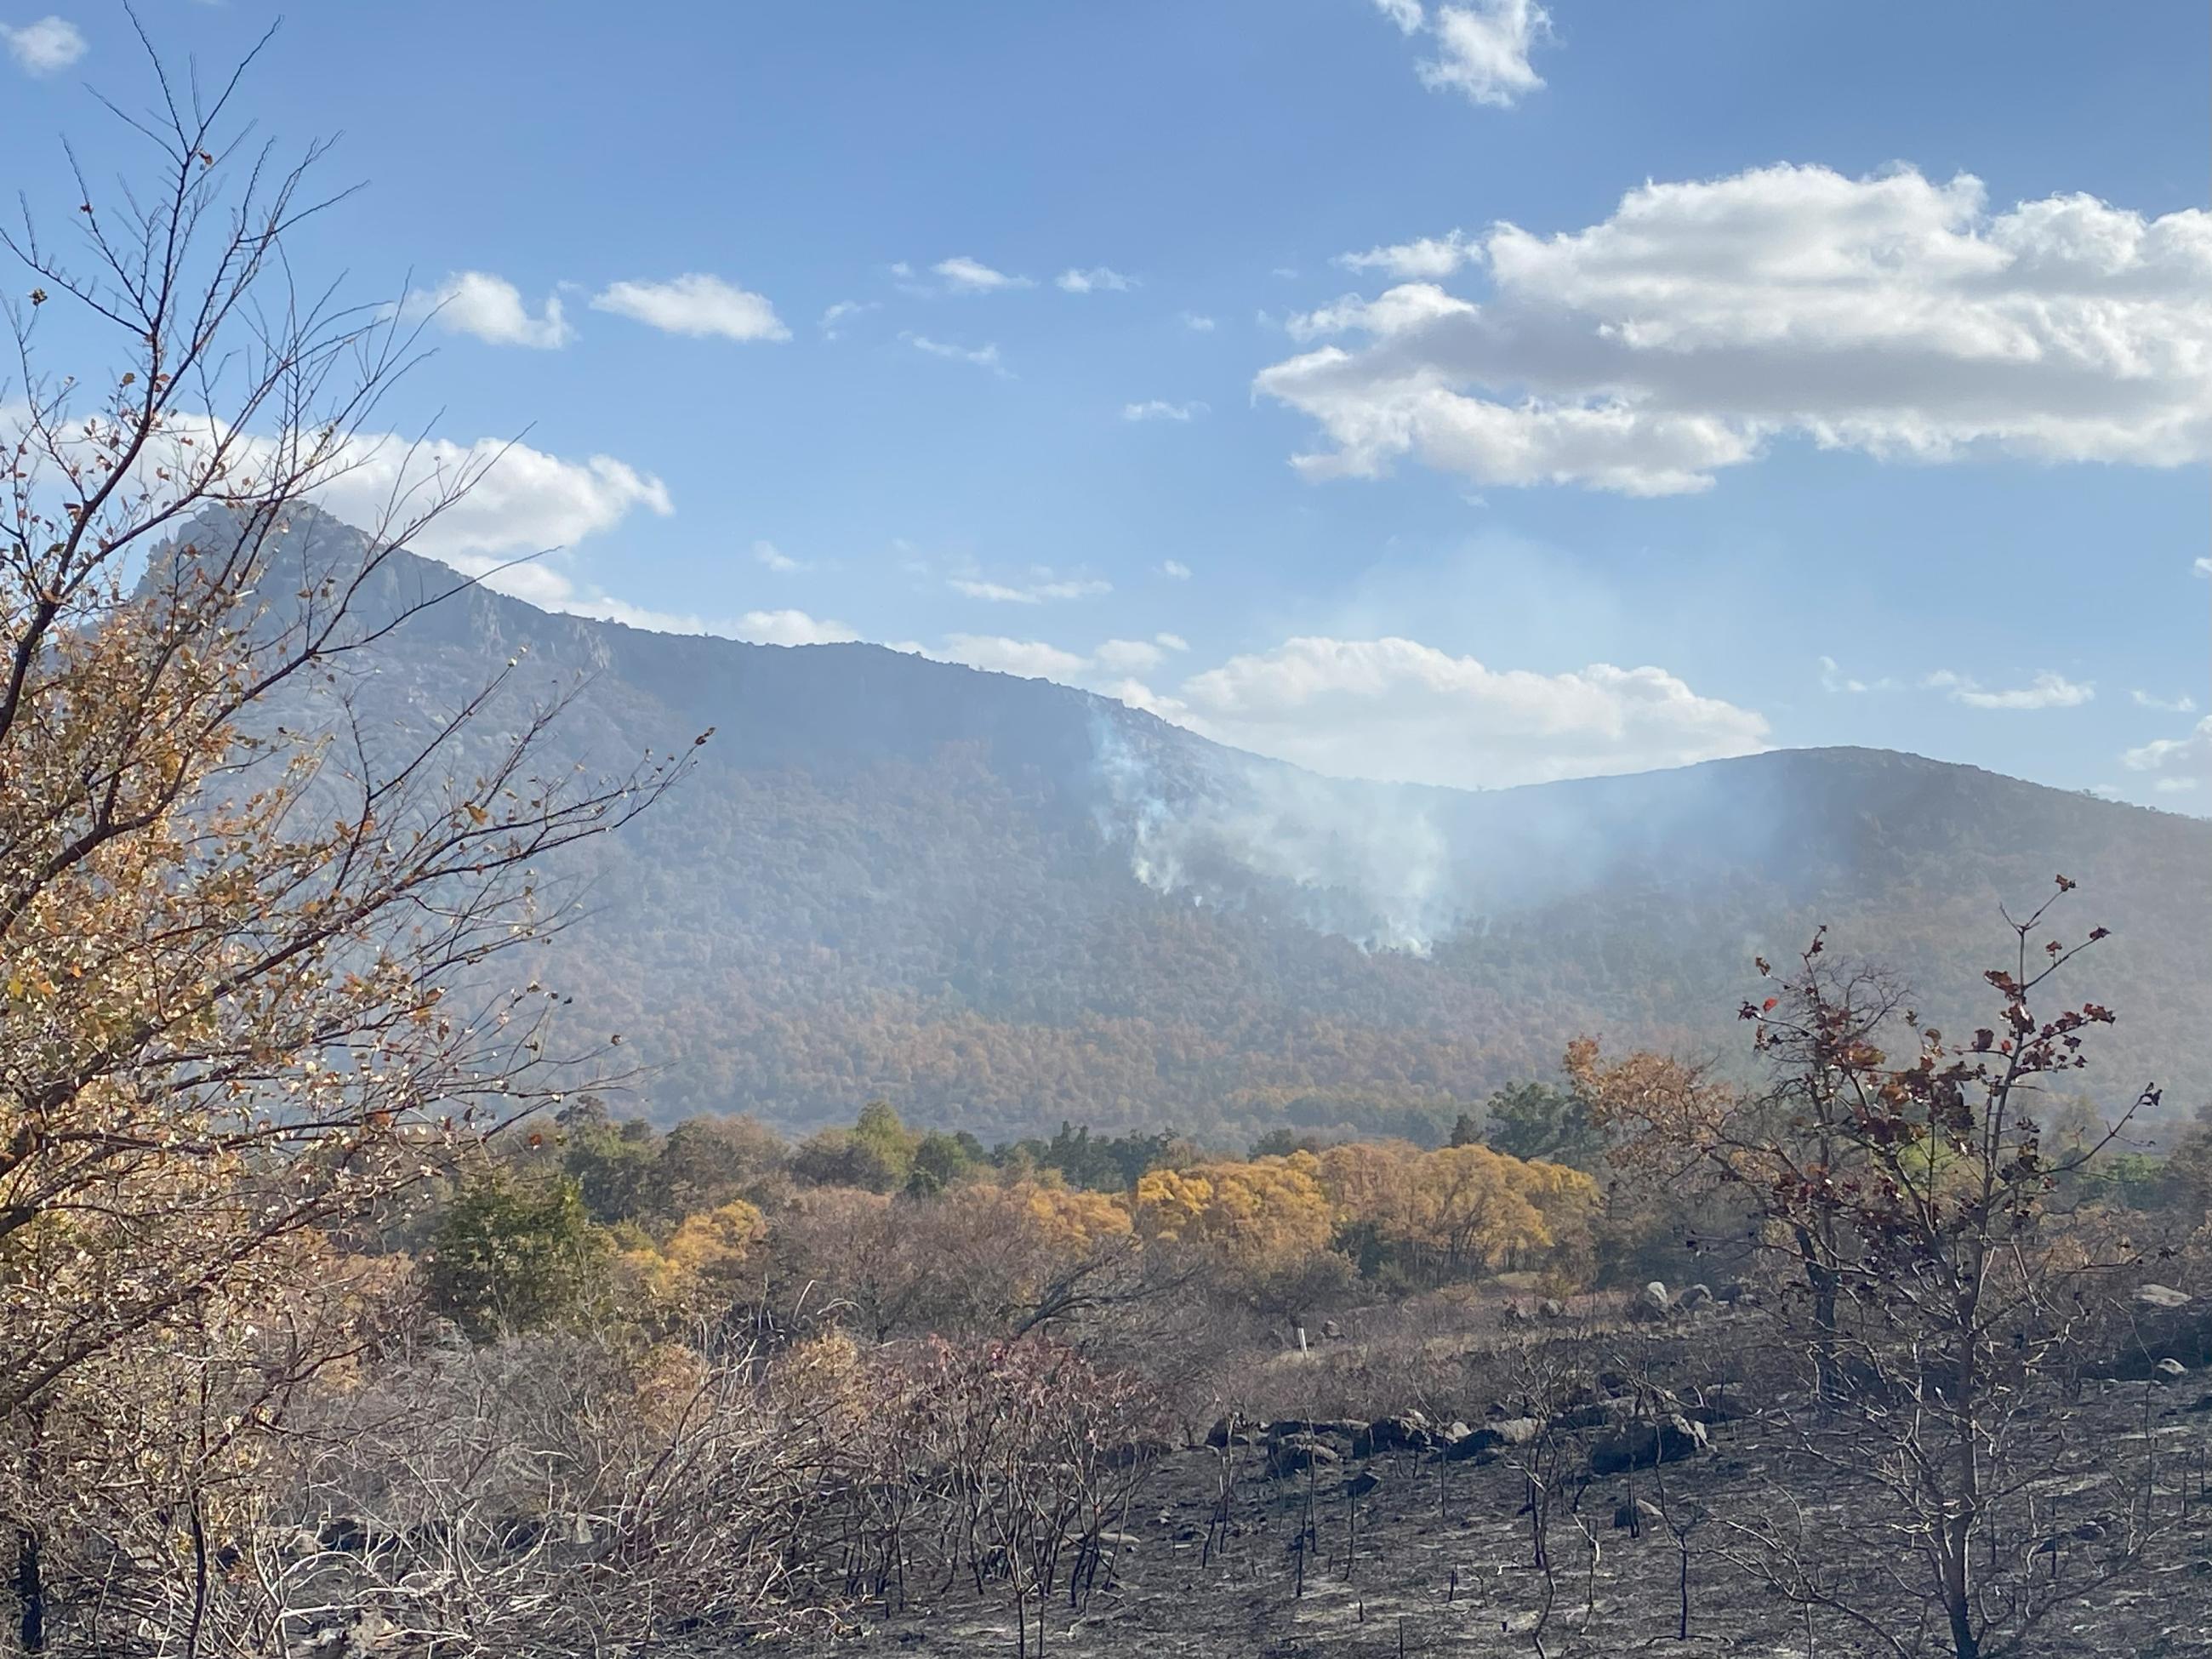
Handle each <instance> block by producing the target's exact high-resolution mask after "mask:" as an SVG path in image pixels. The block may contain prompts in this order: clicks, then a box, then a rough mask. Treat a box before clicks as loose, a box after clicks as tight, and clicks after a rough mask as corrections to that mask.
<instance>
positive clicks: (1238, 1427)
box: [1206, 1413, 1253, 1451]
mask: <svg viewBox="0 0 2212 1659" xmlns="http://www.w3.org/2000/svg"><path fill="white" fill-rule="evenodd" d="M1252 1440H1253V1435H1252V1425H1250V1424H1249V1423H1247V1422H1246V1421H1245V1420H1244V1419H1243V1418H1241V1417H1238V1416H1237V1415H1236V1414H1235V1413H1231V1414H1230V1415H1229V1416H1227V1417H1218V1418H1216V1419H1214V1420H1213V1426H1212V1428H1210V1429H1208V1430H1207V1431H1206V1444H1207V1445H1209V1446H1211V1447H1212V1448H1213V1449H1214V1450H1216V1451H1223V1450H1225V1449H1228V1448H1229V1447H1231V1446H1249V1445H1250V1444H1251V1443H1252Z"/></svg>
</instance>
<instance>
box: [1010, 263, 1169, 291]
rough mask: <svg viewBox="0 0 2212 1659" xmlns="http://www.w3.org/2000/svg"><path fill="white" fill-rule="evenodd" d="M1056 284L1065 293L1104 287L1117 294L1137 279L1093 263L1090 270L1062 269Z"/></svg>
mask: <svg viewBox="0 0 2212 1659" xmlns="http://www.w3.org/2000/svg"><path fill="white" fill-rule="evenodd" d="M995 274H996V273H995V272H994V275H995ZM1136 286H1137V279H1136V278H1135V277H1133V276H1123V275H1122V274H1121V272H1120V271H1118V270H1114V269H1112V268H1111V267H1110V266H1107V265H1093V266H1092V267H1091V269H1090V270H1063V271H1061V272H1060V275H1059V276H1057V277H1055V278H1054V287H1056V288H1058V289H1060V291H1061V292H1062V293H1064V294H1095V293H1097V292H1098V291H1099V290H1100V289H1106V290H1109V291H1110V292H1112V293H1115V294H1125V293H1127V291H1128V290H1129V289H1133V288H1134V287H1136Z"/></svg>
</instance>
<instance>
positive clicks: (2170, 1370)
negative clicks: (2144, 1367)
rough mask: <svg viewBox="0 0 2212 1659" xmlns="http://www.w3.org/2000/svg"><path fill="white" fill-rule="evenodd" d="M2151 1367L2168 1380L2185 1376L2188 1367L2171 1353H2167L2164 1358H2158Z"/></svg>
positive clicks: (2187, 1372) (2187, 1373)
mask: <svg viewBox="0 0 2212 1659" xmlns="http://www.w3.org/2000/svg"><path fill="white" fill-rule="evenodd" d="M2151 1369H2152V1370H2154V1371H2156V1372H2157V1373H2158V1374H2159V1375H2160V1376H2162V1377H2164V1378H2166V1381H2167V1382H2169V1383H2171V1382H2172V1380H2173V1379H2174V1378H2175V1377H2177V1376H2188V1375H2189V1367H2188V1366H2186V1365H2185V1364H2182V1363H2181V1362H2180V1361H2179V1359H2176V1358H2174V1357H2173V1356H2172V1354H2168V1355H2167V1356H2166V1358H2163V1359H2161V1360H2160V1361H2159V1362H2158V1364H2155V1365H2154V1366H2152V1367H2151Z"/></svg>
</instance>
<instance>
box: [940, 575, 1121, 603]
mask: <svg viewBox="0 0 2212 1659" xmlns="http://www.w3.org/2000/svg"><path fill="white" fill-rule="evenodd" d="M1039 574H1040V577H1041V580H1037V581H1034V582H1030V583H1029V584H1027V585H1026V586H1021V587H1009V586H1006V584H1004V583H1002V582H987V581H977V580H972V579H969V578H966V577H958V576H956V577H953V578H952V579H951V580H950V581H949V582H948V583H947V584H946V585H947V586H950V587H951V588H952V589H953V591H954V592H959V593H965V594H966V595H967V596H968V597H969V599H989V600H991V601H992V602H993V603H994V604H998V605H1045V604H1048V603H1049V602H1051V601H1053V600H1054V599H1097V598H1098V597H1099V595H1101V594H1103V593H1111V592H1113V591H1114V584H1113V583H1111V582H1102V581H1097V580H1091V579H1088V578H1084V579H1074V578H1066V577H1062V578H1060V579H1059V580H1054V577H1053V574H1052V573H1051V572H1050V571H1049V570H1047V571H1042V572H1041V573H1039Z"/></svg>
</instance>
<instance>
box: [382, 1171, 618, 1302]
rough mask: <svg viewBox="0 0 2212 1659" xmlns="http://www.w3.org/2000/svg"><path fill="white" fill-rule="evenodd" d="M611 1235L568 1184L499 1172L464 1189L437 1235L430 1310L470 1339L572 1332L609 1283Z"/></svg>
mask: <svg viewBox="0 0 2212 1659" xmlns="http://www.w3.org/2000/svg"><path fill="white" fill-rule="evenodd" d="M608 1255H609V1246H608V1240H607V1236H606V1234H605V1232H603V1231H601V1230H600V1229H599V1228H598V1227H596V1226H594V1225H592V1218H591V1216H590V1214H589V1213H588V1212H586V1209H585V1206H584V1195H583V1190H582V1188H581V1187H580V1185H579V1184H578V1182H576V1180H575V1178H574V1176H557V1175H556V1176H542V1177H537V1178H529V1177H523V1176H515V1175H513V1174H511V1173H510V1172H508V1171H507V1170H502V1169H501V1168H500V1167H499V1166H497V1165H496V1164H495V1165H492V1166H490V1167H489V1168H487V1169H486V1170H483V1172H482V1173H480V1174H477V1175H475V1176H471V1177H469V1178H468V1179H467V1180H466V1181H465V1182H462V1184H461V1188H460V1190H459V1192H458V1193H456V1194H454V1197H453V1203H452V1204H451V1206H448V1208H447V1211H446V1213H445V1216H444V1217H443V1218H442V1219H441V1220H440V1222H439V1224H438V1227H437V1230H436V1231H435V1232H434V1233H433V1234H432V1235H431V1241H430V1257H429V1260H428V1262H426V1263H425V1264H424V1270H423V1280H424V1284H425V1287H426V1288H427V1290H428V1292H429V1297H430V1304H431V1306H432V1307H434V1308H435V1309H436V1310H437V1311H439V1312H440V1313H442V1314H444V1315H446V1316H447V1317H448V1318H450V1319H452V1320H453V1321H454V1322H456V1323H457V1324H459V1326H460V1328H462V1329H463V1330H465V1331H466V1332H467V1333H468V1334H470V1335H471V1336H474V1337H479V1338H481V1337H489V1336H494V1335H497V1334H500V1333H501V1332H507V1331H528V1330H544V1329H548V1328H554V1327H557V1326H561V1325H564V1324H568V1323H571V1322H574V1321H575V1320H576V1319H577V1318H578V1317H580V1316H581V1315H582V1314H584V1313H585V1312H586V1310H589V1309H590V1307H591V1306H592V1304H593V1303H594V1302H595V1301H596V1300H597V1298H598V1297H599V1291H600V1290H601V1288H602V1287H603V1285H604V1283H605V1267H606V1265H607V1259H608Z"/></svg>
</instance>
